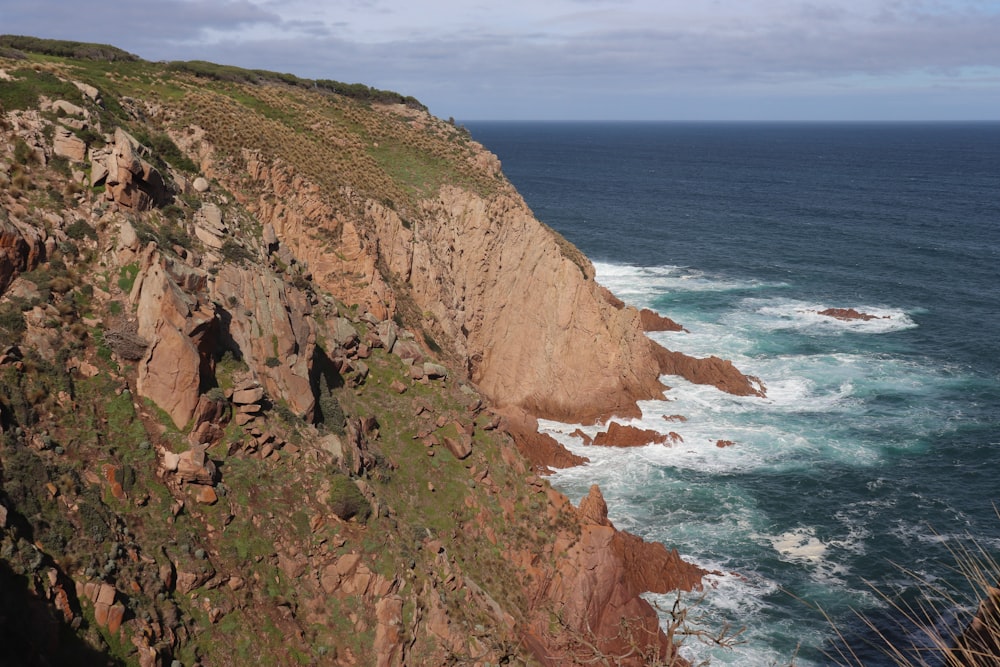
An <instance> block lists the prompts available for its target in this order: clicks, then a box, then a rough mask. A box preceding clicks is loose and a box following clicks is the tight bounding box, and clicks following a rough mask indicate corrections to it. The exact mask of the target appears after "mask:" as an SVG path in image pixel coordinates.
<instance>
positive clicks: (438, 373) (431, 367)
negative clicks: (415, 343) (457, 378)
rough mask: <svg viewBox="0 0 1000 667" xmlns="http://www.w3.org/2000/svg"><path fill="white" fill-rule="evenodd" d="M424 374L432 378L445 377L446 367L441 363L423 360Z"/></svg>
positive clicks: (446, 373)
mask: <svg viewBox="0 0 1000 667" xmlns="http://www.w3.org/2000/svg"><path fill="white" fill-rule="evenodd" d="M424 375H425V376H427V377H429V378H431V379H434V378H445V377H448V369H447V368H445V367H444V366H442V365H441V364H435V363H432V362H430V361H425V362H424Z"/></svg>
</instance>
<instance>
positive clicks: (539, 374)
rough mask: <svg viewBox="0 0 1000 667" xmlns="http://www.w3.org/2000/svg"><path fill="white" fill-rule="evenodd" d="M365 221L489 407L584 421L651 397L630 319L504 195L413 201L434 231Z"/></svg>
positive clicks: (631, 314)
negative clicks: (421, 206)
mask: <svg viewBox="0 0 1000 667" xmlns="http://www.w3.org/2000/svg"><path fill="white" fill-rule="evenodd" d="M369 215H370V218H371V224H372V225H373V227H374V230H375V233H376V236H377V237H378V238H379V239H380V242H381V244H380V251H381V253H382V257H383V259H384V260H385V262H386V264H387V267H388V269H389V271H391V272H392V273H394V274H396V275H397V276H399V277H400V278H402V279H403V280H406V281H407V282H408V283H409V285H410V286H411V292H412V295H413V298H414V300H415V301H416V302H417V305H418V306H419V307H420V309H421V310H423V311H424V312H427V313H429V314H430V315H431V316H432V317H433V319H434V321H435V322H436V323H437V324H438V325H439V326H440V327H441V328H442V329H443V330H444V333H445V334H446V335H447V337H448V340H449V341H451V343H452V347H453V349H454V350H455V351H456V352H457V353H458V354H459V356H460V357H461V358H463V359H464V360H466V363H467V366H468V372H469V376H470V378H471V379H472V380H473V381H474V382H475V383H476V384H477V385H478V386H479V389H480V391H482V392H483V393H484V394H486V395H487V396H488V397H489V398H490V399H492V400H493V401H494V402H495V403H496V404H497V405H498V406H499V407H506V406H513V407H518V408H522V409H524V410H527V411H528V412H530V413H532V414H535V415H538V416H540V417H547V418H553V419H560V420H566V421H593V420H595V419H597V418H599V417H601V416H605V415H608V414H612V413H616V414H636V409H635V405H634V404H635V401H636V400H637V399H640V398H654V397H659V396H661V395H662V394H661V390H662V387H661V385H660V384H659V382H658V380H657V375H658V374H657V372H656V366H655V363H654V361H653V359H652V356H651V354H650V350H649V347H648V344H647V341H646V338H645V336H644V335H643V333H642V331H641V327H640V325H639V316H638V312H637V311H636V310H635V309H634V308H623V309H618V308H615V307H614V306H613V305H612V304H610V303H609V302H608V300H607V299H606V298H605V297H604V293H603V292H602V289H601V288H600V287H599V286H598V285H597V284H596V283H595V282H594V280H593V275H594V270H593V267H592V266H591V264H590V262H589V261H588V260H587V259H586V258H585V257H583V255H582V254H579V253H578V252H574V250H573V249H569V247H568V245H567V246H563V247H561V246H560V243H559V241H558V239H557V237H556V236H555V235H554V233H553V232H552V231H551V230H549V229H547V228H546V227H544V226H543V225H541V223H539V222H538V221H537V220H535V218H534V217H533V216H532V214H531V212H530V210H529V209H528V208H527V206H526V205H525V204H524V201H523V200H522V199H521V198H520V197H519V196H518V195H517V194H516V193H514V192H513V191H504V192H502V193H501V194H499V195H497V196H495V197H493V198H491V199H488V200H487V199H482V198H480V197H478V196H476V195H474V194H471V193H469V192H467V191H464V190H460V189H458V188H453V187H445V188H443V189H442V190H441V191H440V193H439V196H438V198H437V199H435V200H428V201H425V202H424V210H423V215H424V217H425V218H426V219H429V220H434V221H435V224H429V225H414V226H413V227H412V229H406V228H404V227H402V226H401V224H400V223H399V220H398V218H397V217H396V216H394V215H392V214H390V213H389V212H386V211H382V210H379V209H377V208H375V207H372V208H370V209H369Z"/></svg>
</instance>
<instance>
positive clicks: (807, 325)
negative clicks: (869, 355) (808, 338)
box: [732, 298, 917, 334]
mask: <svg viewBox="0 0 1000 667" xmlns="http://www.w3.org/2000/svg"><path fill="white" fill-rule="evenodd" d="M831 308H853V309H854V310H856V311H858V312H859V313H862V314H865V315H871V316H872V317H873V318H874V319H839V318H837V317H832V316H830V315H822V314H821V313H822V312H824V311H827V310H829V309H831ZM732 317H733V318H734V319H738V320H746V319H748V318H752V319H753V320H755V321H754V322H753V323H752V324H753V326H754V327H756V328H758V329H760V330H762V331H777V330H782V329H794V330H799V331H806V330H808V331H813V332H819V333H843V332H855V333H866V334H883V333H891V332H894V331H902V330H904V329H912V328H913V327H915V326H917V325H916V323H915V322H914V321H913V320H912V319H911V318H910V316H909V315H908V314H907V313H906V312H905V311H903V310H900V309H898V308H889V307H885V306H876V305H865V304H860V305H859V304H850V305H847V306H844V305H830V304H824V303H810V302H806V301H797V300H793V299H774V298H771V299H756V298H755V299H745V300H744V302H743V303H742V304H741V309H740V310H739V311H738V314H737V315H734V316H732Z"/></svg>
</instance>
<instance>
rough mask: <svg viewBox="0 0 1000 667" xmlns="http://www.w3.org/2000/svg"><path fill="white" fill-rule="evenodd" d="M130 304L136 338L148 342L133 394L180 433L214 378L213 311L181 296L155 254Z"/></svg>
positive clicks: (145, 263)
mask: <svg viewBox="0 0 1000 667" xmlns="http://www.w3.org/2000/svg"><path fill="white" fill-rule="evenodd" d="M132 298H133V300H134V301H135V302H136V304H137V308H136V317H137V319H138V334H139V336H140V337H142V338H143V339H145V340H147V341H152V343H151V344H150V346H149V348H148V349H147V350H146V353H145V356H144V357H143V358H142V361H140V362H139V375H138V378H137V380H136V388H137V390H138V392H139V395H140V396H145V397H146V398H149V399H151V400H152V401H153V402H154V403H156V404H157V405H158V406H159V407H160V408H162V409H163V410H164V411H166V412H167V413H168V414H169V415H170V417H171V419H172V420H173V422H174V424H175V425H176V426H177V427H178V428H184V427H185V426H186V425H187V424H188V422H189V421H190V420H191V418H192V417H193V416H194V412H195V408H197V406H198V400H199V398H200V396H201V392H200V389H201V386H202V384H203V381H206V382H207V380H208V379H209V378H211V377H212V376H213V374H214V367H215V362H214V357H213V353H214V351H215V341H216V337H217V322H216V319H215V311H214V308H213V306H211V305H209V304H207V303H202V302H201V301H199V299H198V298H197V297H196V296H192V295H190V294H188V293H186V292H184V291H183V290H182V289H181V288H180V287H179V286H178V285H177V283H176V282H175V281H174V280H173V278H172V277H171V276H170V274H169V273H168V271H167V270H166V263H165V262H164V261H163V260H162V258H161V257H160V256H159V254H157V253H155V251H154V252H150V253H149V254H147V255H146V256H145V257H144V259H143V267H142V269H141V270H140V276H139V277H138V278H137V279H136V285H135V287H134V288H133V296H132Z"/></svg>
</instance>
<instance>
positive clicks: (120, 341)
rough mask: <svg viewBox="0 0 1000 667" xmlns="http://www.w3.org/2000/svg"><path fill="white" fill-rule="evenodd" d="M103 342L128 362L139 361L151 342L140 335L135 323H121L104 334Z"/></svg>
mask: <svg viewBox="0 0 1000 667" xmlns="http://www.w3.org/2000/svg"><path fill="white" fill-rule="evenodd" d="M103 340H104V342H105V343H106V344H107V345H108V347H110V348H111V350H112V351H114V353H115V354H117V355H118V356H119V357H121V358H122V359H126V360H128V361H139V360H140V359H142V358H143V356H145V354H146V348H148V347H149V341H147V340H146V339H144V338H142V337H141V336H140V335H139V331H138V325H137V324H136V323H135V322H127V321H122V322H119V323H118V324H116V325H115V326H113V327H112V328H110V329H108V330H107V331H105V332H104V339H103Z"/></svg>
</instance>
